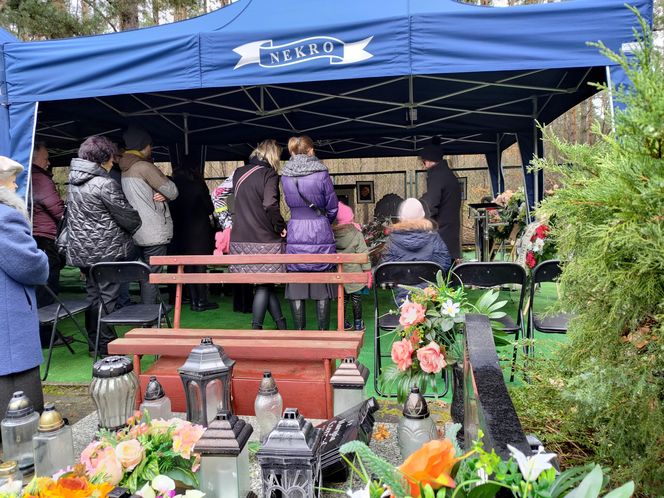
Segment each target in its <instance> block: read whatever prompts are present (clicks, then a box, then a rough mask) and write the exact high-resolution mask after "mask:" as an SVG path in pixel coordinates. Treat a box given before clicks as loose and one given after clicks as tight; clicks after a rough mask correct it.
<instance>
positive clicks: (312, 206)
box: [293, 178, 327, 218]
mask: <svg viewBox="0 0 664 498" xmlns="http://www.w3.org/2000/svg"><path fill="white" fill-rule="evenodd" d="M293 181H295V190H297V193H298V194H299V196H300V198H301V199H302V200H303V201H304V202H305V204H306V205H307V206H308V207H309V208H310V209H313V211H314V213H316V214H317V215H318V216H325V217H326V218H327V211H326V210H325V208H321V207H318V206H316V204H314V203H313V202H311V201H310V200H309V199H307V198H306V197H305V196H304V195H302V192H300V186H299V185H298V184H297V178H293Z"/></svg>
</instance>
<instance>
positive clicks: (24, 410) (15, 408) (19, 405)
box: [6, 391, 35, 418]
mask: <svg viewBox="0 0 664 498" xmlns="http://www.w3.org/2000/svg"><path fill="white" fill-rule="evenodd" d="M34 411H35V409H34V407H33V406H32V402H31V401H30V398H28V397H27V396H26V395H25V394H23V391H16V392H15V393H14V394H13V395H12V398H11V399H10V400H9V405H7V415H6V417H7V418H21V417H25V416H26V415H30V414H31V413H33V412H34Z"/></svg>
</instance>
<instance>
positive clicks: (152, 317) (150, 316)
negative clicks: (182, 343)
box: [90, 261, 171, 360]
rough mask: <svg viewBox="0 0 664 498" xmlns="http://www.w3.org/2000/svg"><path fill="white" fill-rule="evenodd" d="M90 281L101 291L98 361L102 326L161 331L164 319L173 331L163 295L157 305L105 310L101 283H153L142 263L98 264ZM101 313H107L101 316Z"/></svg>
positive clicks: (96, 351) (147, 267)
mask: <svg viewBox="0 0 664 498" xmlns="http://www.w3.org/2000/svg"><path fill="white" fill-rule="evenodd" d="M90 278H92V279H93V282H94V283H95V285H96V286H97V289H98V291H99V295H100V299H99V309H98V318H97V333H96V336H95V345H94V351H95V353H94V354H95V356H94V357H95V360H96V359H97V357H98V352H99V335H100V332H101V326H102V324H104V325H107V326H109V327H112V328H113V330H114V331H115V326H116V325H130V326H131V325H133V326H142V327H152V326H153V325H156V326H157V328H160V327H161V321H162V318H165V319H166V323H167V324H168V326H169V327H171V321H170V319H169V317H168V310H169V308H168V307H167V306H166V305H165V304H164V301H163V300H162V298H161V294H157V295H158V300H159V302H158V303H157V304H134V305H131V306H125V307H123V308H120V309H118V310H115V311H111V312H110V313H109V310H108V309H107V308H106V305H105V304H104V302H103V299H101V289H100V287H99V282H110V283H117V284H124V283H131V282H148V280H149V279H150V267H149V266H148V265H146V264H145V263H143V262H141V261H120V262H114V263H97V264H95V265H93V266H92V268H90ZM102 311H103V312H104V313H102Z"/></svg>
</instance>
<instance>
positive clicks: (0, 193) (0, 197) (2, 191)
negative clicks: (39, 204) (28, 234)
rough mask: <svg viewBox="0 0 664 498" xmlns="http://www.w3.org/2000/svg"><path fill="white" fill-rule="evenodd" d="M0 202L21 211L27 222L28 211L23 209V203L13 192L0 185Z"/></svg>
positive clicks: (28, 218) (28, 217)
mask: <svg viewBox="0 0 664 498" xmlns="http://www.w3.org/2000/svg"><path fill="white" fill-rule="evenodd" d="M0 203H2V204H4V205H5V206H9V207H10V208H14V209H16V210H17V211H18V212H19V213H21V214H22V215H23V216H24V217H25V219H26V220H28V222H29V221H30V216H29V215H28V211H27V210H26V209H25V203H24V202H23V199H21V198H20V197H19V196H18V195H16V193H15V192H12V191H11V190H9V189H8V188H5V187H0Z"/></svg>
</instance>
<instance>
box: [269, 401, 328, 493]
mask: <svg viewBox="0 0 664 498" xmlns="http://www.w3.org/2000/svg"><path fill="white" fill-rule="evenodd" d="M321 437H322V433H321V430H320V429H315V428H314V427H313V426H312V425H311V422H309V421H307V420H305V419H304V417H303V416H302V415H300V413H299V412H298V410H297V409H296V408H286V411H285V412H284V416H283V418H282V419H281V420H280V421H279V423H278V424H277V426H276V427H275V428H274V430H273V431H272V432H271V433H270V434H269V435H268V437H267V439H266V441H265V443H264V444H263V446H262V447H261V449H260V450H258V453H257V454H256V457H257V458H258V463H259V465H260V467H261V481H262V483H261V486H262V489H263V497H264V498H280V497H284V496H297V497H298V498H313V496H314V493H315V489H316V483H317V482H318V481H319V474H320V455H319V447H320V442H321Z"/></svg>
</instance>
